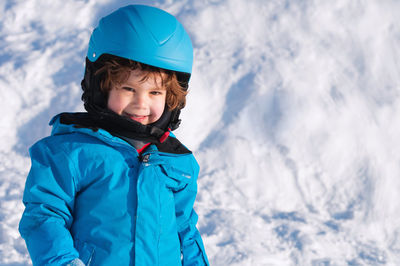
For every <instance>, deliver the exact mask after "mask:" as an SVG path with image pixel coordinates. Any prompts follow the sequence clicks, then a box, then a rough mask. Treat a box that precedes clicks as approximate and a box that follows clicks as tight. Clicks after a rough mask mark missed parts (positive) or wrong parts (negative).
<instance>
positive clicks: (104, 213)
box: [19, 5, 208, 265]
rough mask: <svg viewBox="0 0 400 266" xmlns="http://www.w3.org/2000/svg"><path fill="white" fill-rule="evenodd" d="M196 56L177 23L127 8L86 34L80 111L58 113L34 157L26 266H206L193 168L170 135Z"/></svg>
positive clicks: (24, 231)
mask: <svg viewBox="0 0 400 266" xmlns="http://www.w3.org/2000/svg"><path fill="white" fill-rule="evenodd" d="M192 60H193V48H192V44H191V41H190V38H189V36H188V35H187V33H186V32H185V30H184V29H183V27H182V25H181V24H180V23H179V22H178V21H177V20H176V18H175V17H173V16H172V15H170V14H168V13H166V12H165V11H162V10H160V9H157V8H154V7H148V6H142V5H130V6H126V7H123V8H121V9H119V10H117V11H115V12H113V13H112V14H110V15H108V16H106V17H104V18H103V19H101V20H100V22H99V25H98V27H97V28H96V29H94V31H93V33H92V36H91V39H90V43H89V49H88V54H87V59H86V70H85V77H84V79H83V81H82V88H83V91H84V92H83V96H82V99H83V101H84V104H85V109H86V110H87V113H62V114H60V115H58V116H56V117H55V118H53V120H52V121H51V125H52V126H53V130H52V134H51V136H50V137H47V138H45V139H43V140H41V141H39V142H38V143H36V144H35V145H34V146H32V148H31V149H30V155H31V159H32V167H31V171H30V173H29V176H28V178H27V181H26V187H25V192H24V198H23V201H24V204H25V206H26V209H25V211H24V214H23V216H22V219H21V222H20V228H19V230H20V233H21V235H22V237H23V238H24V239H25V241H26V243H27V247H28V250H29V253H30V255H31V258H32V261H33V264H34V265H208V260H207V256H206V253H205V250H204V247H203V243H202V240H201V237H200V234H199V232H198V230H197V229H196V223H197V215H196V213H195V212H194V210H193V203H194V200H195V197H196V193H197V186H196V179H197V175H198V171H199V168H198V165H197V162H196V160H195V159H194V157H193V155H192V154H191V152H190V151H189V150H188V149H186V148H185V147H184V146H183V145H182V144H181V143H180V142H179V141H178V140H177V139H176V138H175V137H174V136H172V134H170V132H171V130H174V129H176V128H177V127H178V126H179V123H180V120H179V113H180V109H182V108H183V107H184V106H185V96H186V93H187V92H186V91H187V87H188V81H189V78H190V74H191V68H192Z"/></svg>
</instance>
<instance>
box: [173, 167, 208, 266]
mask: <svg viewBox="0 0 400 266" xmlns="http://www.w3.org/2000/svg"><path fill="white" fill-rule="evenodd" d="M196 194H197V173H196V176H193V177H192V180H191V182H189V183H188V184H187V185H186V186H185V187H184V188H183V189H181V190H178V191H176V192H175V193H174V199H175V211H176V219H177V224H178V233H179V238H180V241H181V248H182V255H183V261H182V262H183V263H182V265H183V266H195V265H196V266H197V265H198V266H200V265H209V262H208V259H207V255H206V251H205V249H204V245H203V241H202V239H201V236H200V233H199V231H198V230H197V228H196V224H197V219H198V216H197V214H196V212H195V211H194V209H193V204H194V201H195V199H196Z"/></svg>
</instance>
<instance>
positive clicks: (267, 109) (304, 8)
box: [0, 0, 400, 265]
mask: <svg viewBox="0 0 400 266" xmlns="http://www.w3.org/2000/svg"><path fill="white" fill-rule="evenodd" d="M129 3H132V1H111V0H101V1H94V0H86V1H83V0H68V1H61V0H55V1H45V2H44V1H40V0H29V1H22V0H5V1H1V2H0V18H1V20H0V97H1V106H0V111H1V113H2V116H1V117H0V126H1V130H0V138H1V139H2V141H1V142H0V265H30V260H29V255H28V253H27V251H26V247H25V243H24V241H23V240H22V239H21V238H20V236H19V233H18V230H17V228H18V222H19V219H20V217H21V214H22V211H23V205H22V202H21V200H22V193H23V188H24V182H25V178H26V175H27V174H28V171H29V167H30V160H29V156H28V152H27V150H28V148H29V146H31V145H32V144H33V143H34V142H35V141H37V140H39V139H40V138H42V137H45V136H46V135H48V134H49V132H50V128H49V127H48V126H47V123H48V121H49V120H50V118H51V117H52V116H53V115H55V114H57V113H59V112H63V111H82V110H83V107H82V102H81V100H80V95H81V89H80V80H81V78H82V74H83V70H84V69H83V65H84V56H85V53H86V49H87V43H88V40H89V36H90V33H91V30H92V29H93V27H94V26H96V24H97V21H98V19H99V18H100V17H101V16H104V15H105V14H107V13H109V12H111V11H113V10H115V9H116V8H118V7H120V6H122V5H125V4H129ZM134 3H147V4H150V5H155V6H158V7H161V8H163V9H165V10H167V11H169V12H171V13H173V14H175V15H176V16H177V17H178V18H179V19H180V20H181V22H182V23H183V24H184V25H185V27H186V28H187V30H188V31H189V33H190V35H191V36H192V39H193V43H194V48H195V65H194V69H193V76H192V79H191V84H190V94H189V96H188V103H187V107H186V108H185V109H184V110H183V113H182V119H183V123H182V126H181V128H179V129H178V130H177V133H176V134H177V135H178V137H179V138H180V139H181V140H182V142H184V143H185V144H186V145H187V146H188V147H189V148H191V149H192V150H193V151H194V153H195V155H196V157H197V159H198V161H199V163H200V166H201V173H200V178H199V194H198V198H197V202H196V205H195V207H196V211H197V212H198V214H199V217H200V218H199V229H200V231H201V233H202V236H203V240H204V242H205V246H206V250H207V253H208V256H209V259H210V262H211V265H400V200H399V199H400V197H399V191H400V179H399V178H398V177H399V175H400V152H399V149H398V147H399V146H400V140H399V137H398V136H399V135H400V123H399V117H400V90H399V89H400V87H399V86H400V85H399V84H400V24H399V23H398V19H397V17H398V14H399V12H400V2H399V1H396V0H383V1H378V0H375V1H374V0H371V1H361V0H360V1H350V0H338V1H313V0H296V1H265V0H249V1H241V0H197V1H194V0H175V1H174V0H165V1H135V2H134Z"/></svg>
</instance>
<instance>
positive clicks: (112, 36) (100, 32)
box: [87, 5, 193, 74]
mask: <svg viewBox="0 0 400 266" xmlns="http://www.w3.org/2000/svg"><path fill="white" fill-rule="evenodd" d="M103 54H111V55H115V56H119V57H123V58H126V59H131V60H134V61H137V62H140V63H144V64H147V65H151V66H155V67H159V68H163V69H168V70H173V71H177V72H184V73H189V74H190V73H191V72H192V64H193V47H192V42H191V40H190V37H189V35H188V34H187V32H186V31H185V29H184V28H183V26H182V24H181V23H180V22H179V21H178V20H177V19H176V18H175V17H174V16H173V15H171V14H169V13H167V12H165V11H163V10H161V9H158V8H155V7H151V6H144V5H129V6H125V7H122V8H120V9H118V10H117V11H115V12H113V13H111V14H110V15H108V16H106V17H104V18H102V19H101V20H100V22H99V25H98V26H97V27H96V28H95V29H94V31H93V33H92V36H91V38H90V42H89V49H88V53H87V58H88V59H89V60H90V61H91V62H95V61H96V60H97V59H98V58H99V57H100V56H101V55H103Z"/></svg>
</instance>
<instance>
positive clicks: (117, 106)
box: [107, 93, 125, 114]
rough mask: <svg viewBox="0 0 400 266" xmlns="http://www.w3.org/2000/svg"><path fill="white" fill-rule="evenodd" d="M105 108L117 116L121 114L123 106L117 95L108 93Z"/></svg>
mask: <svg viewBox="0 0 400 266" xmlns="http://www.w3.org/2000/svg"><path fill="white" fill-rule="evenodd" d="M107 107H108V109H110V110H111V111H113V112H115V113H117V114H122V111H123V110H124V108H125V105H124V101H123V99H121V97H118V95H116V94H115V93H110V94H109V96H108V101H107Z"/></svg>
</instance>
